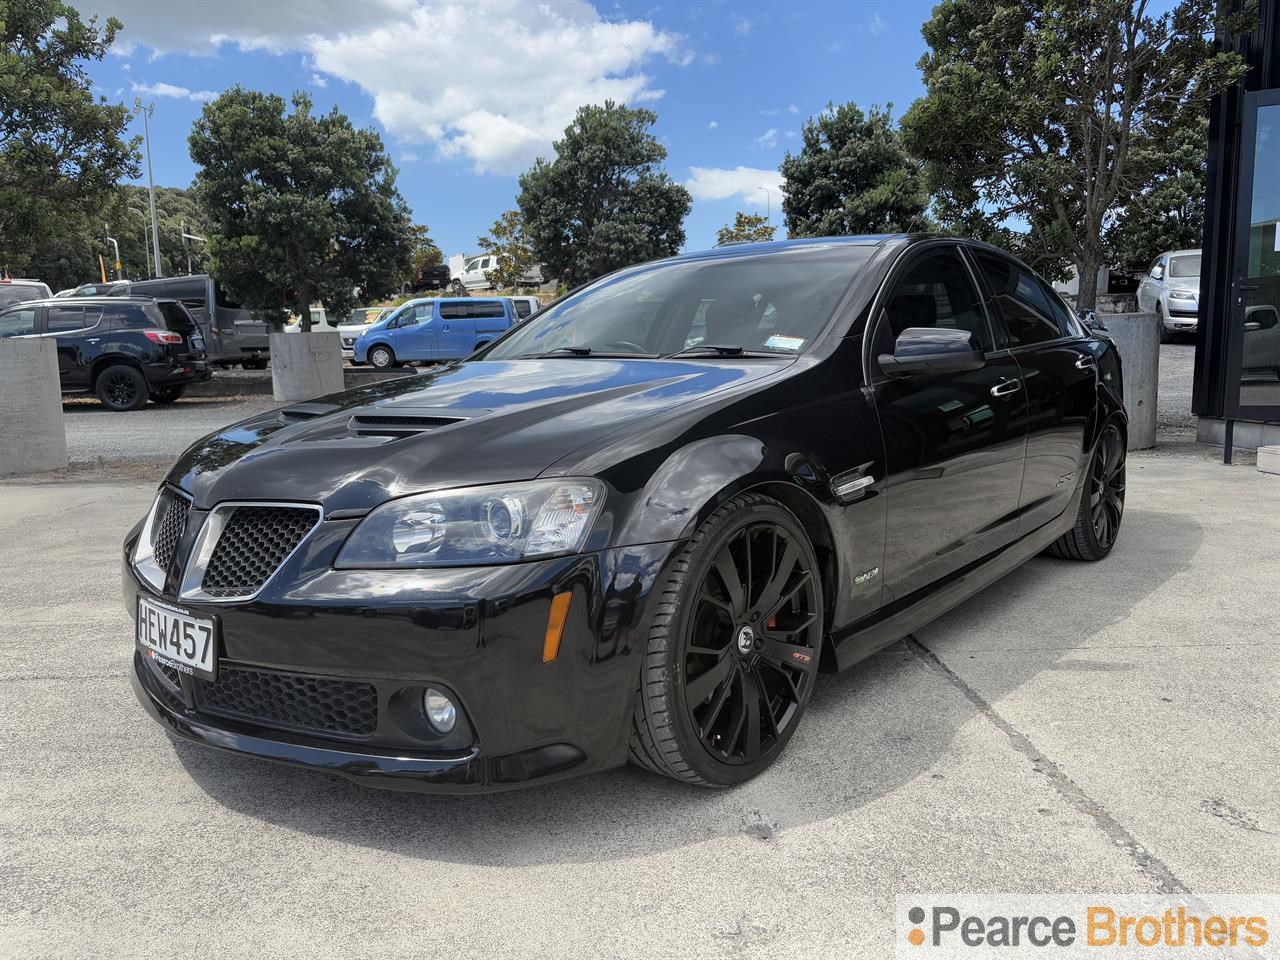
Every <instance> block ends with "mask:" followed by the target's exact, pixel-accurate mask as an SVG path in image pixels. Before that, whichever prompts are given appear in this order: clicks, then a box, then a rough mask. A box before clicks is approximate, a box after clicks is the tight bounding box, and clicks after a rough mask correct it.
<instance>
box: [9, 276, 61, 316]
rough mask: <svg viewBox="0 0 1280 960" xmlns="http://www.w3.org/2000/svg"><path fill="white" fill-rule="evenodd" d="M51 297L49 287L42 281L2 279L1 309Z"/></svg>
mask: <svg viewBox="0 0 1280 960" xmlns="http://www.w3.org/2000/svg"><path fill="white" fill-rule="evenodd" d="M50 296H52V294H51V293H50V292H49V285H48V284H47V283H43V282H42V281H40V280H4V279H0V309H3V308H4V307H7V306H10V305H11V304H14V303H26V302H27V301H29V300H44V299H46V298H48V297H50Z"/></svg>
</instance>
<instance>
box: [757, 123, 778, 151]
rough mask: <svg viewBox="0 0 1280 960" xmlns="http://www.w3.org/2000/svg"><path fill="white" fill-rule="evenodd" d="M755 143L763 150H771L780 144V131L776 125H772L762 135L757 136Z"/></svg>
mask: <svg viewBox="0 0 1280 960" xmlns="http://www.w3.org/2000/svg"><path fill="white" fill-rule="evenodd" d="M754 143H755V145H756V146H757V147H759V148H760V149H761V150H771V149H773V148H774V147H776V146H777V145H778V131H777V129H776V128H775V127H770V128H769V129H768V130H766V131H765V132H764V133H762V134H760V136H758V137H756V139H755V141H754Z"/></svg>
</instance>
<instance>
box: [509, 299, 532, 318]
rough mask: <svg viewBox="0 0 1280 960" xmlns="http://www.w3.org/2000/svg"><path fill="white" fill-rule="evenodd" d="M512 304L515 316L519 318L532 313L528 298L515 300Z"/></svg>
mask: <svg viewBox="0 0 1280 960" xmlns="http://www.w3.org/2000/svg"><path fill="white" fill-rule="evenodd" d="M513 306H514V307H515V308H516V316H517V317H519V318H520V319H521V320H523V319H524V318H525V317H527V316H529V315H530V314H531V313H533V305H532V304H530V303H529V301H528V300H517V301H515V303H514V304H513Z"/></svg>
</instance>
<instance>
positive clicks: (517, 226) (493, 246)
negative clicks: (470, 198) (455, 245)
mask: <svg viewBox="0 0 1280 960" xmlns="http://www.w3.org/2000/svg"><path fill="white" fill-rule="evenodd" d="M476 242H477V243H478V244H480V249H481V250H483V251H484V252H485V253H488V254H492V255H493V257H494V258H495V260H494V262H495V263H496V266H495V267H494V268H493V269H492V270H486V271H485V279H487V280H488V281H489V286H491V287H492V288H493V289H494V290H507V289H512V290H514V289H515V288H516V287H517V286H518V285H519V283H520V278H521V277H523V276H524V275H525V274H527V273H529V271H530V270H532V269H533V265H534V263H535V262H536V261H535V260H534V257H533V248H532V247H530V246H529V240H528V238H527V237H526V236H525V233H524V221H523V220H521V219H520V212H519V211H518V210H508V211H507V212H506V213H504V214H503V215H502V216H500V217H499V218H498V219H497V220H495V221H494V223H493V226H492V227H490V228H489V236H487V237H480V238H479V239H478V240H477V241H476Z"/></svg>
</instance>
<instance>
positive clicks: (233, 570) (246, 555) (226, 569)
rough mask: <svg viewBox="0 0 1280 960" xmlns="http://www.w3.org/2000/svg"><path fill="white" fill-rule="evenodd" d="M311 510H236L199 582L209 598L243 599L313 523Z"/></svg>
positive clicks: (315, 514)
mask: <svg viewBox="0 0 1280 960" xmlns="http://www.w3.org/2000/svg"><path fill="white" fill-rule="evenodd" d="M319 520H320V515H319V513H318V512H317V511H316V510H315V509H314V508H311V507H285V506H253V505H240V506H236V507H234V508H232V509H231V516H230V517H229V518H228V519H227V521H226V524H225V526H224V527H223V528H222V532H221V535H220V536H219V537H218V542H217V544H216V545H215V546H214V548H213V555H212V556H210V557H209V565H208V567H206V568H205V571H204V577H203V579H202V580H201V584H200V587H201V590H202V591H203V592H204V593H205V594H206V595H207V596H210V597H214V598H218V599H224V598H227V597H249V596H252V595H253V594H255V593H257V592H258V591H259V590H261V589H262V586H263V584H265V583H266V582H267V581H268V580H270V579H271V576H272V574H274V573H275V572H276V570H277V569H278V568H279V566H280V564H282V563H283V562H284V561H285V558H286V557H288V556H289V554H291V553H293V551H294V550H296V549H297V547H298V545H299V544H300V543H302V541H303V539H304V538H305V537H306V536H307V534H308V533H310V532H311V529H312V528H313V527H314V526H315V525H316V524H317V523H318V522H319Z"/></svg>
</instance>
